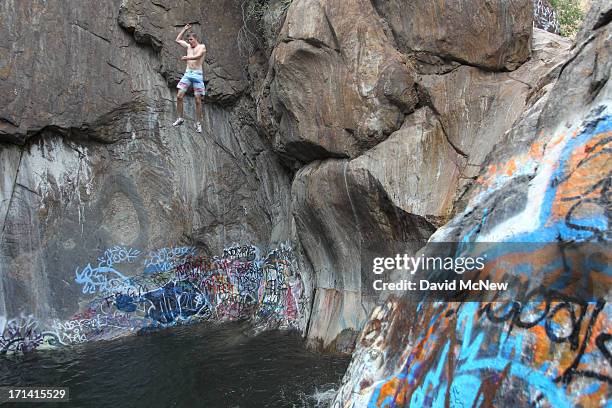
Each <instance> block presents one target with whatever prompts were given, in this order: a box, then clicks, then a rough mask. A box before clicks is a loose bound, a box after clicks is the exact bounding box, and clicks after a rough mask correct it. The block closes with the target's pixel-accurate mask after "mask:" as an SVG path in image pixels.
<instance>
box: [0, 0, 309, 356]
mask: <svg viewBox="0 0 612 408" xmlns="http://www.w3.org/2000/svg"><path fill="white" fill-rule="evenodd" d="M205 3H206V2H202V4H201V5H200V6H198V7H196V10H200V11H202V13H203V14H199V11H198V13H195V14H194V13H193V6H188V5H187V4H186V3H185V2H182V1H175V2H163V1H161V2H155V3H153V2H144V1H143V2H137V1H134V2H131V1H123V2H121V1H114V0H108V1H101V2H97V3H96V7H95V8H92V7H89V6H86V5H85V4H84V3H83V2H80V1H68V2H64V1H42V0H41V1H38V0H36V1H28V2H22V1H5V2H2V4H1V5H0V8H1V10H0V18H1V19H2V24H0V52H1V53H2V54H1V55H2V65H1V69H0V94H2V98H3V101H6V103H3V104H2V106H0V163H1V165H0V167H1V171H2V177H0V180H1V181H0V203H1V204H0V231H1V235H0V316H2V319H3V320H2V322H3V323H2V325H0V334H2V336H3V338H2V340H3V344H2V346H0V348H2V349H3V351H7V350H8V351H11V350H13V351H14V350H16V349H17V350H18V349H20V348H21V349H29V348H32V346H31V345H30V346H28V345H27V344H26V343H27V342H25V343H23V344H21V345H20V343H19V342H13V340H15V339H18V338H20V335H19V333H20V332H21V334H23V333H27V332H29V333H31V334H32V337H33V338H35V339H37V340H35V341H33V343H32V344H34V345H35V346H37V345H40V341H41V338H42V337H41V336H42V333H46V337H45V340H44V343H45V344H52V343H57V342H59V343H62V344H72V343H78V342H82V341H88V340H92V339H96V338H109V337H113V336H115V335H118V334H121V333H122V332H123V333H125V332H132V331H134V330H136V329H140V328H143V327H160V326H167V325H171V324H174V323H176V322H180V321H183V320H190V319H192V318H196V317H203V318H207V316H208V317H210V316H212V317H213V318H220V319H224V318H243V317H251V316H255V315H257V316H259V317H262V320H263V318H264V317H267V316H271V318H274V317H275V316H276V317H279V318H280V320H282V321H283V322H285V323H287V324H289V320H290V321H291V324H290V326H292V327H296V328H298V329H300V330H302V331H304V330H305V327H306V324H307V321H308V316H309V308H310V301H309V299H311V296H312V295H311V292H312V287H311V283H310V281H311V279H312V273H311V272H310V269H309V265H308V264H307V263H306V264H304V263H303V259H304V257H299V258H296V255H297V254H299V251H300V246H299V242H298V241H297V239H296V232H295V227H294V222H293V220H292V216H291V212H290V202H291V198H290V178H289V174H288V172H287V171H286V170H285V169H284V168H283V167H282V166H281V164H280V163H279V161H278V160H277V158H276V155H275V154H274V153H273V151H272V150H271V148H270V147H269V145H268V143H267V141H266V140H265V139H263V138H261V137H260V136H259V134H258V129H257V125H256V119H255V111H256V109H255V103H254V100H253V99H252V98H251V96H250V94H249V92H248V87H249V82H248V80H247V74H246V70H245V66H246V57H244V58H243V57H240V54H239V52H238V45H237V43H236V37H237V35H238V33H239V31H240V29H241V28H242V24H243V22H242V18H241V17H240V12H239V8H236V4H235V2H233V1H231V0H228V1H225V2H224V4H222V5H219V4H217V5H216V6H215V7H207V4H205ZM217 3H218V2H217ZM208 6H210V5H208ZM195 20H198V21H199V24H194V27H195V29H196V30H199V29H201V31H199V33H200V34H205V35H206V36H205V41H206V44H207V45H208V48H209V54H208V57H207V60H206V61H207V62H206V65H205V68H206V72H207V80H208V81H209V82H208V86H209V93H208V95H207V97H206V99H205V104H204V106H205V107H204V122H203V127H204V132H203V134H197V133H196V132H195V130H194V128H193V125H194V121H193V112H194V106H193V102H192V98H190V97H187V103H186V107H185V110H186V113H187V121H186V124H185V125H184V126H183V127H180V128H173V127H172V126H171V123H172V122H173V121H174V119H175V115H176V112H175V107H174V100H175V93H174V86H175V85H176V82H177V81H178V78H179V75H180V70H181V69H183V67H182V65H183V64H184V63H183V62H182V61H180V56H181V55H183V54H182V53H183V52H184V50H183V49H182V47H180V46H178V45H177V44H175V43H174V37H175V36H176V34H177V33H178V31H179V30H180V27H182V26H183V25H184V24H185V23H187V22H192V23H194V22H195ZM236 246H238V247H243V246H245V247H248V248H251V247H253V248H255V249H256V252H257V254H258V255H257V256H255V255H253V256H252V257H246V258H245V257H231V256H228V255H227V251H230V252H231V250H232V249H233V248H235V247H236ZM181 248H193V251H194V252H193V253H191V252H190V254H191V255H192V256H193V257H194V258H199V259H208V261H207V262H208V263H206V265H207V266H206V267H192V268H189V269H190V271H191V272H189V273H188V274H186V272H185V271H182V272H181V271H177V269H176V267H178V266H179V265H180V264H181V263H179V262H178V259H175V260H174V261H173V262H171V264H172V267H164V268H163V269H160V270H152V269H151V268H150V264H151V262H152V261H151V259H157V257H158V255H157V254H159V253H168V254H170V255H168V256H169V257H170V258H172V257H174V256H175V255H176V251H179V252H180V249H181ZM255 249H254V251H255ZM279 251H280V253H282V256H281V255H279V256H276V255H275V254H277V253H279ZM106 254H113V255H112V256H111V257H110V258H109V257H107V256H106ZM136 254H137V255H136ZM109 256H110V255H109ZM113 257H118V258H117V260H115V261H113V260H112V259H113ZM124 258H125V259H124ZM272 258H273V259H272ZM109 259H110V260H109ZM128 260H129V262H128ZM160 262H161V261H160ZM164 262H165V261H164ZM182 262H185V260H184V259H183V261H182ZM281 264H282V265H283V266H282V267H281ZM166 266H167V263H166ZM297 271H301V272H302V275H300V274H299V273H298V272H297ZM217 281H219V282H221V283H219V282H217ZM291 287H293V289H291ZM178 288H180V290H179V289H178ZM266 288H267V289H266ZM290 292H291V293H290ZM160 299H164V300H163V301H161V300H160ZM287 302H288V303H287ZM264 304H268V306H269V307H268V306H266V307H264V306H263V305H264ZM229 309H232V311H231V312H227V311H226V310H229ZM285 312H287V313H288V314H286V313H285ZM285 317H287V319H285ZM283 319H284V320H283ZM277 320H278V319H277ZM283 322H280V323H279V324H281V325H285V324H284V323H283ZM267 323H268V322H267V320H266V322H264V323H263V324H264V325H265V324H267ZM277 323H278V322H277ZM34 324H35V325H36V330H30V329H31V328H32V327H33V326H32V325H34ZM270 324H271V325H272V326H274V325H276V323H274V322H270ZM79 329H80V332H79ZM75 330H76V332H75ZM34 333H37V334H34ZM49 333H50V334H49ZM39 335H40V336H39ZM21 337H23V336H21ZM39 337H40V338H39ZM9 343H10V345H9Z"/></svg>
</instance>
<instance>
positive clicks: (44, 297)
mask: <svg viewBox="0 0 612 408" xmlns="http://www.w3.org/2000/svg"><path fill="white" fill-rule="evenodd" d="M241 3H242V2H239V1H236V0H223V1H214V2H213V1H205V0H200V1H191V2H183V1H179V0H157V1H147V0H123V1H119V0H102V1H100V2H98V3H97V7H96V9H95V10H94V9H92V8H88V7H85V6H84V5H83V3H82V2H78V1H68V2H65V1H59V0H47V1H43V0H33V1H31V2H21V1H11V0H7V1H5V2H3V3H2V4H1V5H0V8H1V9H0V10H1V14H0V18H1V21H2V24H0V34H1V35H0V95H2V96H3V98H5V99H6V100H7V103H5V104H3V105H2V106H0V169H1V171H2V173H1V174H2V177H0V226H1V231H2V232H1V236H0V256H1V258H0V294H2V297H1V298H0V316H4V317H5V319H4V320H0V323H2V325H0V335H3V336H4V340H3V341H4V343H2V344H0V347H2V345H3V344H9V343H10V344H12V346H11V347H13V349H16V348H17V346H16V345H15V344H16V343H11V341H12V340H11V337H10V336H12V335H10V336H9V334H10V333H16V332H19V330H21V331H23V332H27V331H28V328H32V327H34V326H32V325H37V326H36V330H30V331H29V332H30V333H38V334H39V335H40V338H38V337H36V336H34V337H36V338H32V339H30V341H29V343H27V344H25V343H26V342H22V346H21V349H24V350H26V349H29V348H33V347H36V346H38V345H40V344H41V343H45V344H48V345H51V344H54V343H57V342H58V341H59V342H60V343H65V344H72V343H75V342H81V341H88V340H93V339H98V338H108V337H113V336H115V335H119V334H121V333H125V332H128V331H133V330H140V329H143V328H145V329H146V328H147V327H163V326H166V325H170V324H175V323H176V322H178V321H181V320H189V319H192V318H197V317H203V318H223V319H224V318H228V319H232V318H243V317H253V318H255V319H256V320H258V321H262V322H263V324H264V325H268V326H274V327H278V326H281V327H296V328H298V329H300V330H302V331H303V332H304V333H305V335H306V336H307V337H308V338H309V340H310V341H311V344H313V345H314V346H317V347H319V348H323V349H327V350H337V351H344V352H346V351H350V350H351V349H352V346H353V343H354V340H355V338H356V336H357V334H358V332H359V331H360V330H361V329H362V328H363V326H364V324H365V323H366V322H367V320H368V316H370V314H371V311H372V309H373V308H374V307H375V305H376V304H377V303H378V302H379V301H380V300H381V299H380V298H379V297H380V295H379V294H377V293H375V292H374V291H373V290H372V286H371V280H372V273H371V272H372V271H371V264H370V263H368V262H369V260H368V258H367V256H366V255H367V254H375V253H388V252H392V251H393V250H395V248H397V246H398V245H400V246H401V247H402V248H403V251H405V252H408V253H414V252H416V251H417V250H418V249H419V248H421V247H422V246H423V245H425V243H426V242H427V240H428V239H429V238H430V237H431V236H432V234H433V233H434V232H435V231H436V229H437V228H439V227H441V226H443V225H444V224H446V223H447V222H448V221H449V220H451V219H452V218H453V216H458V217H460V216H461V215H457V214H472V215H471V217H473V219H474V220H476V219H478V217H479V216H480V215H481V214H482V213H478V212H476V213H474V212H472V213H470V211H473V210H472V209H473V207H474V204H473V203H474V201H473V200H474V198H473V197H474V196H475V194H476V193H475V191H477V189H478V188H482V189H485V190H486V186H488V184H485V182H484V181H483V176H482V174H483V173H482V171H481V169H482V168H483V166H489V165H492V164H493V163H498V162H503V161H505V160H506V158H509V157H513V156H514V155H515V154H516V152H517V151H518V150H519V147H520V148H527V146H530V144H531V143H532V142H533V140H534V138H535V137H539V136H538V135H539V133H537V132H538V131H539V129H542V130H543V129H544V128H542V127H541V126H543V125H542V124H541V123H547V124H553V123H560V121H562V120H570V118H573V117H574V115H575V114H577V112H578V108H577V107H582V108H584V109H586V108H587V107H591V106H594V105H593V103H594V102H593V99H594V98H595V97H594V96H593V97H592V98H591V96H592V95H596V93H597V92H599V94H598V95H600V96H601V95H604V94H605V92H604V93H602V92H603V91H602V89H607V88H605V86H604V85H605V84H606V81H607V76H608V75H609V67H608V65H606V64H608V62H609V61H608V59H607V58H606V56H605V52H604V51H605V50H606V48H605V47H607V46H608V45H607V43H606V42H605V41H608V40H607V38H604V39H601V38H602V37H601V36H598V37H592V35H594V34H593V33H591V32H590V31H588V30H586V31H584V32H583V34H582V37H580V39H579V41H580V44H582V45H581V46H580V47H577V48H574V51H573V54H572V59H571V60H569V62H568V55H569V54H568V53H569V49H570V46H571V43H570V42H569V41H568V40H565V39H563V38H561V37H558V36H556V35H554V34H551V33H548V32H546V31H543V30H539V29H532V24H533V20H532V7H531V2H529V1H527V0H525V1H523V0H513V1H502V0H499V1H487V2H467V1H462V0H453V1H448V2H446V3H445V5H446V6H445V7H437V6H435V7H434V6H432V4H431V2H429V1H420V0H419V1H412V2H409V3H410V4H409V5H406V2H402V1H399V0H391V1H372V2H370V1H365V0H342V1H340V0H293V1H292V2H287V1H285V0H273V1H269V2H263V3H265V4H267V5H268V7H267V8H266V9H265V11H264V12H263V15H261V21H260V22H257V23H256V24H255V23H253V22H252V21H246V22H245V21H244V13H243V10H244V9H243V7H241ZM263 3H262V4H263ZM289 3H291V4H290V5H289ZM285 10H286V11H285ZM279 15H280V16H279ZM606 16H609V14H606V13H605V12H602V14H601V15H597V16H595V17H593V21H597V23H594V24H592V25H591V27H590V29H591V30H599V31H597V33H600V32H603V31H602V30H605V29H606V28H605V27H606V24H607V20H606V18H607V17H606ZM188 22H190V23H192V24H193V25H194V27H195V29H196V32H198V33H199V34H201V35H203V38H204V42H205V43H206V45H207V48H208V50H209V54H208V55H207V58H206V61H205V65H204V70H205V75H206V79H207V81H208V86H209V89H208V93H207V96H206V98H205V112H204V116H205V121H204V122H205V123H204V128H205V131H204V134H203V135H199V134H196V133H195V132H194V131H193V130H192V129H191V126H193V121H192V120H191V117H190V116H188V121H187V124H186V125H184V126H183V127H182V128H173V127H171V126H170V124H171V123H172V121H173V119H174V116H175V108H174V97H175V95H174V86H175V85H176V83H177V81H178V80H179V78H180V75H181V73H182V69H183V66H182V62H181V61H180V60H179V58H180V56H181V55H182V54H181V53H182V52H183V50H182V49H181V48H180V47H178V46H177V45H176V44H175V43H174V41H173V40H174V37H175V36H176V34H177V32H178V31H179V30H180V27H182V26H183V25H184V24H185V23H188ZM245 24H246V25H245ZM597 24H599V25H598V26H597ZM257 30H260V31H261V32H262V33H264V34H265V35H266V38H265V39H262V40H261V41H260V42H259V44H260V45H261V46H260V47H259V49H246V51H251V53H250V54H249V53H248V52H247V53H245V47H241V46H240V44H241V41H242V42H244V36H245V35H247V34H245V32H248V33H251V34H248V35H253V34H252V33H255V32H257ZM598 35H599V34H598ZM596 39H597V40H596ZM597 41H599V42H601V44H599V43H597ZM597 44H599V45H597ZM596 45H597V47H599V48H597V50H600V49H601V50H602V51H589V47H595V46H596ZM246 48H249V47H246ZM598 53H599V54H598ZM597 55H600V57H596V56H597ZM589 56H590V57H589ZM589 58H590V59H589ZM579 60H580V61H582V60H584V62H582V65H580V68H576V69H574V70H573V71H571V72H575V75H576V78H575V79H573V81H574V82H575V84H574V83H568V82H567V81H568V80H565V82H561V81H559V82H558V83H557V84H556V85H555V88H554V89H553V91H551V88H552V87H553V85H554V84H555V81H556V80H557V77H559V75H560V74H563V75H565V76H566V77H567V75H569V73H570V68H571V67H573V66H574V65H572V64H576V63H578V62H577V61H579ZM583 68H584V69H583ZM587 68H588V69H590V71H588V69H587ZM580 70H582V71H580ZM585 70H586V71H585ZM580 72H582V74H580ZM584 72H587V73H586V74H585V73H584ZM588 73H591V74H590V75H591V77H592V80H591V82H590V85H589V84H587V83H582V82H581V79H583V78H584V77H587V76H588ZM581 75H582V76H581ZM563 84H566V85H563ZM574 85H576V87H575V89H574V88H572V86H574ZM577 85H580V86H577ZM563 86H565V87H566V90H565V91H563V92H561V91H556V90H557V89H562V88H561V87H563ZM580 89H582V90H583V91H580ZM549 92H552V93H549ZM555 92H557V93H555ZM581 92H582V93H581ZM549 95H550V96H549ZM547 98H548V99H547ZM559 98H570V101H571V103H568V104H567V105H564V104H563V101H565V99H559ZM188 99H190V98H188ZM546 101H548V102H546ZM193 108H194V107H193V106H192V104H191V102H190V101H188V102H187V106H186V112H188V114H190V113H191V112H193ZM585 115H586V114H585ZM576 117H577V116H576ZM585 117H586V116H585ZM544 118H546V119H544ZM572 120H574V119H572ZM580 120H581V119H576V120H575V121H574V122H571V123H575V124H576V125H577V126H578V124H579V121H580ZM517 121H518V122H517ZM546 130H547V132H548V134H553V133H554V132H553V130H554V129H553V130H551V129H546ZM529 135H531V136H529ZM534 160H536V159H534ZM536 161H537V160H536ZM487 168H488V167H487ZM492 174H493V173H492ZM496 174H497V173H496ZM491 177H493V176H491ZM483 186H485V187H483ZM523 187H524V188H527V187H525V186H523ZM505 205H506V204H503V205H502V204H500V206H505ZM508 206H509V204H508ZM454 220H457V218H454ZM453 222H456V221H453ZM464 224H465V225H467V222H466V223H464ZM451 225H454V224H451ZM462 225H463V224H462ZM451 228H452V227H451V226H446V227H444V228H443V229H442V230H441V231H438V232H437V233H436V235H434V238H433V239H438V238H437V237H440V236H443V235H441V234H444V231H450V230H451ZM466 228H467V227H466ZM462 234H463V235H465V233H463V232H460V231H459V232H457V233H454V234H451V235H452V236H454V237H460V236H462ZM237 248H249V249H248V250H244V251H241V250H238V249H237ZM245 251H246V252H245ZM237 252H238V255H236V253H237ZM160 254H161V255H160ZM190 256H191V257H192V258H198V259H201V258H204V259H205V261H202V262H200V263H198V262H194V261H193V259H189V257H190ZM215 256H216V258H215ZM213 277H214V278H213ZM177 288H180V290H178V289H177ZM159 299H169V300H168V301H166V300H164V301H163V302H162V301H160V300H159ZM164 302H165V303H164ZM391 304H394V303H391ZM163 305H166V306H163ZM168 305H170V306H168ZM394 307H395V306H394ZM387 308H388V309H389V310H391V307H390V306H388V307H387ZM385 310H386V309H385ZM393 310H395V309H393ZM377 313H378V312H377ZM381 313H382V312H381ZM389 313H391V312H389ZM30 314H31V315H32V316H34V317H33V318H32V319H30V318H29V317H28V315H30ZM22 315H23V316H24V317H23V318H22V317H21V316H22ZM385 316H387V315H385ZM388 316H391V315H390V314H389V315H388ZM427 316H428V315H427ZM34 319H35V320H34ZM379 320H381V321H383V320H382V317H381V318H380V319H379ZM67 322H70V323H67ZM268 323H269V324H268ZM415 324H416V323H415ZM385 327H387V326H385ZM75 328H77V329H78V330H79V333H74V330H75ZM13 337H14V336H13ZM362 337H363V335H362ZM360 344H361V346H360V351H358V354H357V356H356V360H355V361H361V360H359V359H360V358H362V357H360V356H362V355H363V353H365V351H364V350H366V348H365V346H363V340H362V341H361V343H360ZM411 344H412V343H411ZM397 347H400V348H402V350H403V348H405V347H407V346H406V344H405V343H401V345H398V346H397ZM360 353H361V354H360ZM401 361H404V360H401ZM359 364H361V363H358V362H356V363H354V365H353V366H352V367H361V366H360V365H359ZM393 364H395V365H393ZM397 364H400V360H399V359H396V360H393V361H391V360H389V359H387V360H385V362H384V364H383V366H384V367H385V370H387V371H386V373H388V374H385V375H391V374H392V373H396V372H397V370H396V367H397ZM381 367H382V366H381ZM358 370H359V368H353V372H357V371H358ZM364 375H366V374H364ZM377 375H378V374H377ZM360 378H361V377H360ZM364 378H365V377H364ZM368 378H369V380H368V381H370V380H371V381H372V383H371V384H368V385H367V386H366V387H363V390H361V389H360V390H359V391H358V392H359V393H360V395H365V397H364V398H366V399H367V398H370V396H371V395H373V394H372V393H373V392H375V391H374V390H375V387H374V385H373V384H374V382H375V381H378V380H379V379H380V378H381V377H376V376H372V377H371V378H370V377H368ZM347 381H348V382H347V385H345V387H344V388H343V390H342V392H341V393H340V395H339V397H338V401H339V403H340V402H341V403H342V404H345V403H346V404H348V405H350V403H351V401H352V400H351V399H350V398H349V397H348V395H349V393H350V392H352V391H349V390H354V387H355V386H356V385H355V384H359V386H361V384H362V382H360V381H361V380H357V374H355V376H351V375H349V376H347ZM355 381H357V382H355ZM398 381H399V380H398ZM363 384H366V383H363ZM377 384H378V383H377ZM351 387H353V388H351ZM387 388H388V387H387Z"/></svg>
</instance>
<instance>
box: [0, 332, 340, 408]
mask: <svg viewBox="0 0 612 408" xmlns="http://www.w3.org/2000/svg"><path fill="white" fill-rule="evenodd" d="M248 330H249V326H248V325H246V324H245V323H228V324H223V325H211V324H199V325H191V326H181V327H176V328H173V329H168V330H164V331H160V332H156V333H153V334H150V335H147V336H130V337H126V338H123V339H119V340H114V341H108V342H93V343H89V344H86V345H84V346H81V347H78V348H69V349H62V350H55V351H46V352H37V353H33V354H30V355H26V356H12V357H11V356H9V357H7V356H3V357H2V356H0V385H2V386H7V385H10V386H56V387H60V386H61V387H69V388H70V402H69V403H56V404H51V403H44V404H36V405H34V404H30V405H29V406H41V407H52V406H57V407H69V406H71V407H117V408H123V407H210V408H215V407H232V408H238V407H240V408H246V407H316V406H324V405H326V404H324V403H323V402H321V399H323V400H324V399H325V397H326V396H329V395H331V394H332V391H331V390H333V389H335V388H337V384H338V383H339V382H340V379H341V377H342V375H343V373H344V371H345V370H346V367H347V366H348V363H349V359H348V358H343V357H332V356H324V355H320V354H316V353H313V352H310V351H308V350H306V349H305V348H304V344H303V342H302V340H301V338H300V337H299V336H298V335H297V334H294V333H286V332H265V333H262V334H260V335H257V336H248V335H246V334H245V333H247V331H248ZM327 403H328V402H327ZM2 406H3V407H4V406H11V405H9V404H5V405H2ZM13 406H17V407H25V406H28V404H25V403H19V404H13Z"/></svg>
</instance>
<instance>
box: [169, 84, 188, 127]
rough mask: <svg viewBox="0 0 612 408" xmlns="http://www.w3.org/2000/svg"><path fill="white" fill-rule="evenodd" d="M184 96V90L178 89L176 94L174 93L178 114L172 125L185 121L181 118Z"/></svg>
mask: <svg viewBox="0 0 612 408" xmlns="http://www.w3.org/2000/svg"><path fill="white" fill-rule="evenodd" d="M184 97H185V92H183V91H179V92H178V94H176V112H177V114H178V118H177V119H176V121H175V122H174V123H173V124H172V126H179V125H182V124H183V122H184V121H185V120H184V119H183V98H184Z"/></svg>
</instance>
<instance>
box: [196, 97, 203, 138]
mask: <svg viewBox="0 0 612 408" xmlns="http://www.w3.org/2000/svg"><path fill="white" fill-rule="evenodd" d="M195 104H196V131H197V132H198V133H202V97H201V96H200V95H195Z"/></svg>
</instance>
